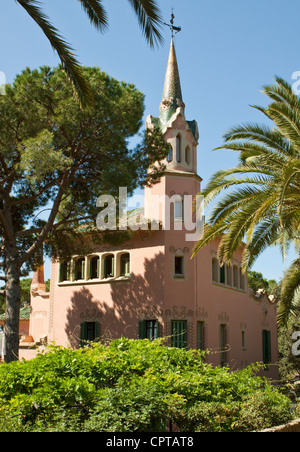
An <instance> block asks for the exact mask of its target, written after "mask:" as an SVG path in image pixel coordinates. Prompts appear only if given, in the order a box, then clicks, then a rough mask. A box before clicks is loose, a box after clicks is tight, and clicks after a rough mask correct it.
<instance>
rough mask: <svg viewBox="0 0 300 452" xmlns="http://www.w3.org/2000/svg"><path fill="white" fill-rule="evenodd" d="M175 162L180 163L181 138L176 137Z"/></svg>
mask: <svg viewBox="0 0 300 452" xmlns="http://www.w3.org/2000/svg"><path fill="white" fill-rule="evenodd" d="M176 161H177V162H178V163H180V162H181V136H180V135H177V137H176Z"/></svg>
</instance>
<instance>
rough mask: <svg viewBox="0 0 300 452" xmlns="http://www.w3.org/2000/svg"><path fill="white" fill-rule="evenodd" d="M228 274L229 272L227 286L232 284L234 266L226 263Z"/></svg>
mask: <svg viewBox="0 0 300 452" xmlns="http://www.w3.org/2000/svg"><path fill="white" fill-rule="evenodd" d="M226 274H227V286H232V267H231V266H230V265H226Z"/></svg>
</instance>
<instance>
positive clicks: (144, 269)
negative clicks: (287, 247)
mask: <svg viewBox="0 0 300 452" xmlns="http://www.w3.org/2000/svg"><path fill="white" fill-rule="evenodd" d="M154 125H158V126H159V127H161V129H162V131H163V133H164V137H165V140H166V141H167V142H168V143H170V153H169V156H168V158H167V159H166V164H167V171H166V173H165V175H164V176H163V178H162V180H161V182H160V183H159V184H157V185H155V186H153V187H152V188H146V189H145V203H144V205H145V207H144V209H138V210H136V211H134V212H133V214H131V216H132V215H133V216H135V217H136V219H138V217H139V216H141V218H142V219H150V220H152V219H155V220H158V221H159V222H160V227H159V228H155V227H152V228H150V227H149V226H148V225H147V228H146V227H144V228H141V229H139V230H137V231H136V232H135V233H134V236H133V237H132V239H131V240H130V241H128V242H127V243H124V244H123V245H122V247H121V248H116V247H111V246H109V245H107V246H101V247H99V246H98V247H95V249H94V251H93V253H91V254H90V255H88V256H74V258H73V259H72V261H71V262H66V263H60V262H53V263H52V273H51V289H50V293H49V294H47V293H45V288H44V286H43V280H41V284H39V281H38V282H37V281H35V287H34V288H33V289H34V290H33V291H32V298H31V317H30V335H31V336H32V337H33V339H34V341H35V342H36V343H40V342H41V341H44V342H47V343H51V342H52V341H55V343H56V344H60V345H63V346H71V347H74V348H77V347H80V345H81V344H82V343H84V341H87V340H93V339H96V338H98V337H101V338H118V337H121V336H126V337H130V338H134V339H135V338H148V339H152V338H153V337H158V336H164V337H165V336H166V337H168V338H169V339H168V342H169V344H170V345H172V346H176V347H188V348H201V349H208V350H209V351H210V353H209V354H208V356H207V361H208V362H211V363H212V364H213V365H223V364H228V365H229V366H230V367H231V368H233V369H238V368H243V367H245V366H246V365H249V364H250V363H253V362H262V361H263V362H265V363H266V367H265V369H266V370H265V375H266V376H269V377H272V378H276V376H277V366H276V361H277V327H276V306H275V305H274V304H273V303H272V302H271V301H270V300H269V299H268V298H267V297H266V296H262V297H261V298H259V297H257V296H255V294H252V293H251V292H250V291H249V290H248V284H247V277H246V276H245V275H243V274H242V272H241V270H240V266H241V251H239V252H237V253H236V254H235V256H234V260H233V263H232V266H230V267H229V266H225V267H220V266H219V263H218V260H217V246H218V243H217V241H214V242H212V243H211V244H210V245H208V246H206V247H205V248H204V249H202V250H201V251H200V252H199V253H198V254H197V255H196V256H195V257H194V258H191V257H192V251H193V248H194V243H195V242H194V241H193V240H192V239H193V237H191V234H193V232H195V224H194V225H193V224H192V226H193V229H194V230H190V229H191V228H190V227H189V228H188V227H187V224H186V219H187V217H189V216H191V215H190V214H191V208H192V207H191V203H190V200H191V199H193V198H195V197H196V195H197V194H198V193H199V192H200V183H201V181H202V179H201V178H200V177H199V175H198V174H197V146H198V138H199V136H198V127H197V123H196V121H187V120H186V118H185V107H184V103H183V99H182V93H181V86H180V78H179V72H178V65H177V59H176V54H175V49H174V45H173V41H172V43H171V48H170V55H169V61H168V67H167V72H166V79H165V86H164V91H163V99H162V103H161V106H160V115H159V117H158V118H154V117H152V116H149V117H148V118H147V127H149V128H151V127H153V126H154ZM170 200H171V202H170ZM159 202H160V206H159ZM169 212H170V215H169V216H168V213H169ZM191 219H193V218H192V216H191ZM193 220H195V219H193ZM168 223H169V224H168ZM22 353H23V354H24V356H25V351H24V350H23V352H22ZM28 356H29V355H28Z"/></svg>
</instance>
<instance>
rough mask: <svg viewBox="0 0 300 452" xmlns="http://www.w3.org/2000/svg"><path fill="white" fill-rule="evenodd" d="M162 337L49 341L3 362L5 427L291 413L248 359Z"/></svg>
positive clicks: (218, 420) (62, 427) (186, 427)
mask: <svg viewBox="0 0 300 452" xmlns="http://www.w3.org/2000/svg"><path fill="white" fill-rule="evenodd" d="M203 357H204V354H203V352H199V351H195V350H190V351H186V350H181V349H177V348H171V347H167V346H165V345H164V344H163V340H160V339H159V340H155V341H153V342H149V341H148V340H138V341H135V340H130V339H126V338H122V339H118V340H115V341H112V342H111V343H110V344H109V345H101V344H100V343H97V344H92V345H91V346H88V347H85V348H83V349H80V350H76V351H72V350H70V349H64V348H60V347H50V348H49V349H48V350H47V352H46V353H44V354H40V355H39V356H38V357H37V358H35V359H33V360H31V361H24V362H14V363H11V364H2V365H1V366H0V431H2V432H4V431H27V432H29V431H45V432H46V431H52V432H54V431H85V432H91V431H96V432H159V431H161V432H163V431H166V430H167V428H170V425H173V426H174V425H176V427H177V429H179V430H180V431H182V432H198V431H201V432H204V431H208V432H235V431H245V432H246V431H252V430H258V429H263V428H267V427H272V426H274V425H278V424H281V423H284V422H287V421H289V420H291V414H290V413H291V411H290V401H289V399H288V398H287V397H285V396H283V395H282V394H280V393H279V392H278V391H277V390H276V389H275V388H274V387H273V386H271V385H270V384H269V383H268V382H267V381H266V380H265V379H263V378H261V377H258V376H256V375H255V372H256V370H257V369H256V368H254V367H248V368H247V369H244V370H241V371H235V372H230V371H229V369H227V368H224V367H223V368H220V367H215V368H214V367H212V366H211V365H208V364H206V363H205V362H204V359H203Z"/></svg>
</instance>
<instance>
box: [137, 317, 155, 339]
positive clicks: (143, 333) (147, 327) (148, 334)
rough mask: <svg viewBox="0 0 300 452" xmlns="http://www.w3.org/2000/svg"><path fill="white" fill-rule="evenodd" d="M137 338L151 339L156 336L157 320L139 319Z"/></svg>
mask: <svg viewBox="0 0 300 452" xmlns="http://www.w3.org/2000/svg"><path fill="white" fill-rule="evenodd" d="M139 338H140V339H149V341H152V340H153V339H157V338H158V320H141V321H140V325H139Z"/></svg>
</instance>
